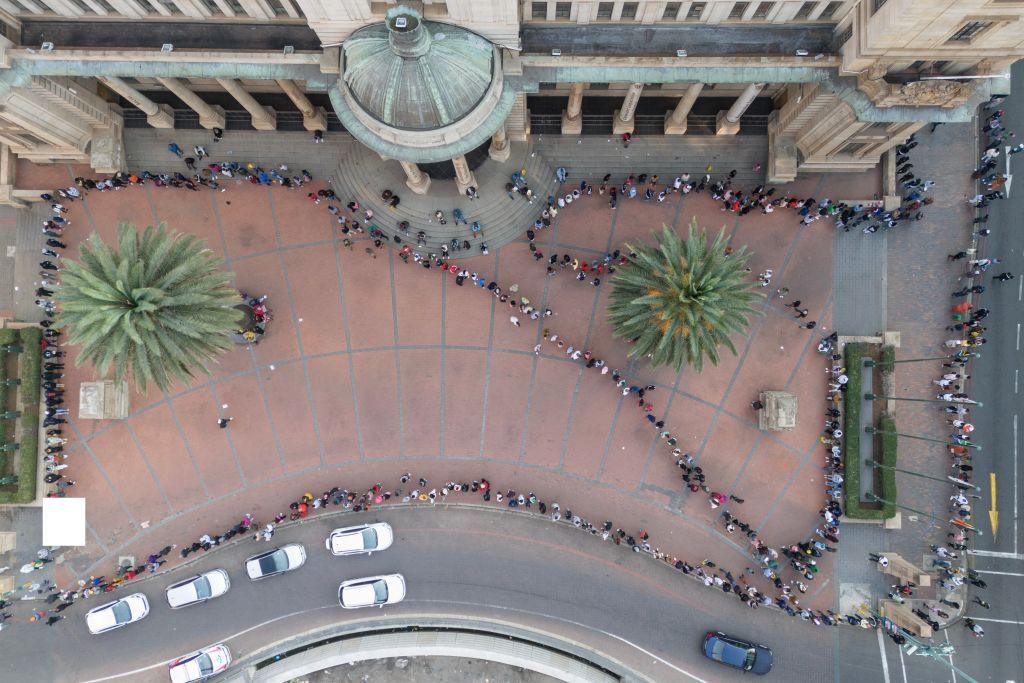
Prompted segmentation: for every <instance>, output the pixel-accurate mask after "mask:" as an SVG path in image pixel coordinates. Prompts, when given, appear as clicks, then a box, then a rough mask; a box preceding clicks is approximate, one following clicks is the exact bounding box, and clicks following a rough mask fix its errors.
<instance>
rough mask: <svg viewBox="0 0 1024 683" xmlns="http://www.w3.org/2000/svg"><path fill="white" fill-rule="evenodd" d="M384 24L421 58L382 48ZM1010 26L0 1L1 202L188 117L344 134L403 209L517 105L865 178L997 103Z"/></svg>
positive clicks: (802, 5) (801, 15) (524, 116)
mask: <svg viewBox="0 0 1024 683" xmlns="http://www.w3.org/2000/svg"><path fill="white" fill-rule="evenodd" d="M400 17H404V19H403V20H402V24H403V27H402V29H401V30H400V31H399V33H402V32H404V31H406V30H407V29H406V28H405V27H407V26H408V22H414V23H416V25H417V26H419V27H420V28H422V33H421V34H420V36H419V37H418V38H417V39H416V40H417V41H419V42H416V43H415V44H413V43H408V44H405V45H404V46H402V45H396V43H395V35H396V27H395V25H394V21H395V20H396V19H398V18H400ZM1022 17H1024V0H775V1H768V0H749V1H736V0H707V1H705V2H665V1H662V0H636V1H629V2H627V1H624V0H611V1H598V0H571V1H568V2H559V1H556V0H541V1H521V0H424V1H422V2H406V3H405V4H398V3H396V2H394V1H393V0H388V1H379V2H372V1H371V0H0V22H2V24H3V26H4V33H3V37H0V202H5V203H16V202H17V201H18V196H17V190H15V189H14V186H15V182H14V177H13V174H14V168H15V164H14V159H16V158H24V159H30V160H33V161H36V162H47V161H76V162H87V163H89V164H90V165H91V166H92V167H93V168H94V169H96V170H97V171H105V172H110V171H114V170H118V169H120V168H122V167H123V165H124V152H123V142H122V140H123V128H124V127H125V126H126V125H129V124H130V125H150V126H154V127H160V128H170V127H174V126H175V125H183V124H182V121H183V112H184V113H187V114H189V115H190V116H191V118H190V119H189V120H190V121H191V124H190V125H199V126H202V127H205V128H214V127H217V128H224V127H225V126H226V125H234V124H233V123H232V122H233V121H234V122H237V121H238V120H239V119H238V116H237V115H239V114H241V115H244V117H245V118H244V121H245V123H244V125H245V126H247V127H251V128H254V129H257V130H268V131H269V130H274V129H276V128H280V127H282V126H283V125H285V124H286V123H287V122H288V121H291V122H292V123H294V124H295V125H299V123H301V126H302V127H304V128H306V129H307V130H325V129H328V128H331V129H340V128H344V129H345V130H346V131H347V132H348V133H350V134H351V135H353V136H354V137H355V138H356V139H358V140H360V141H361V142H363V143H364V144H366V145H367V146H369V147H371V148H372V149H373V150H374V151H376V152H378V153H379V154H380V155H381V156H382V157H385V158H389V159H394V160H396V161H397V162H400V163H401V164H402V167H403V168H404V169H405V170H406V174H407V176H408V181H409V186H410V187H412V188H413V189H414V190H415V191H419V192H426V191H427V188H428V186H429V178H428V177H426V176H425V175H424V174H423V173H422V172H421V170H420V169H419V168H418V167H417V164H423V163H437V162H441V161H446V160H451V161H452V164H453V166H454V171H455V176H456V179H457V181H458V183H459V184H460V185H466V184H467V183H469V184H471V183H472V170H471V169H470V168H468V166H467V165H466V160H465V156H464V155H465V154H466V153H467V152H468V151H470V150H473V149H476V148H477V147H479V146H480V145H482V144H483V143H486V141H487V140H488V138H490V140H491V145H490V150H489V151H490V156H491V157H492V158H496V159H499V160H500V159H502V158H503V157H506V158H507V148H508V144H509V141H510V140H524V139H526V138H528V137H529V136H530V134H531V121H532V120H533V119H534V118H536V116H535V117H531V106H532V107H534V108H535V109H538V110H539V109H542V108H543V109H545V110H551V108H552V107H554V108H555V109H556V110H557V113H556V114H553V116H554V117H555V122H554V124H553V125H556V126H557V128H558V130H559V131H560V132H562V133H563V134H568V135H576V134H580V133H584V134H585V133H586V132H587V131H586V130H585V126H584V120H585V119H586V117H587V112H588V108H600V109H601V110H602V111H607V112H608V113H609V115H610V118H609V126H608V127H609V128H610V130H608V131H607V133H611V132H615V133H617V134H621V133H624V132H628V131H634V130H635V126H636V114H637V111H638V108H639V110H642V111H645V112H648V113H647V114H645V116H647V118H648V119H649V118H650V114H649V111H650V108H651V106H656V107H662V109H663V111H662V110H659V111H658V116H659V117H660V116H663V117H664V119H663V124H662V123H660V121H661V119H660V118H659V119H658V121H659V124H658V125H659V130H658V131H657V132H658V133H659V134H663V135H668V136H674V135H692V134H697V133H698V131H697V126H695V125H693V123H694V121H695V117H697V116H698V114H697V112H703V113H702V114H700V116H702V117H703V118H704V119H706V120H707V125H706V126H704V127H703V128H702V129H701V131H700V132H703V133H708V132H710V133H713V134H717V135H735V134H737V133H740V132H742V131H743V128H744V126H745V125H747V124H746V123H745V121H747V120H748V119H746V118H745V115H748V114H749V112H751V111H754V110H756V111H758V112H761V113H762V114H763V116H764V118H765V131H764V132H766V134H767V135H768V138H769V147H770V160H769V166H768V169H767V170H768V176H769V179H771V180H773V181H785V180H790V179H793V178H795V177H796V175H797V174H798V173H799V172H800V171H802V170H815V171H848V170H860V169H867V168H871V167H873V166H874V165H876V164H877V163H878V162H879V160H880V159H881V158H882V156H883V155H884V153H885V152H886V151H887V150H889V149H890V148H892V147H893V146H895V145H896V144H898V143H899V142H900V141H901V140H903V139H905V138H906V137H907V136H908V135H909V134H911V133H912V132H914V131H915V130H917V129H918V128H920V127H921V126H923V125H925V123H927V122H929V121H963V120H968V119H969V118H970V117H971V115H972V113H973V111H974V107H975V106H976V105H977V103H978V102H980V101H982V100H984V99H986V98H987V97H988V96H989V95H990V94H992V93H997V92H1008V88H1009V79H1008V70H1009V65H1010V64H1011V63H1013V62H1014V61H1015V60H1017V59H1018V58H1020V57H1021V55H1022V52H1024V32H1022V31H1021V30H1020V29H1021V21H1022ZM389 22H391V23H390V24H389ZM460 41H461V42H460ZM399 42H401V41H400V40H399ZM457 43H458V44H457ZM385 70H386V71H385ZM378 89H379V90H380V92H386V93H387V95H386V98H390V99H389V100H388V101H387V102H385V101H384V99H379V100H378V99H377V97H378V94H379V93H377V90H378ZM439 89H440V90H439ZM448 90H451V92H448ZM382 97H383V96H382ZM386 98H385V99H386ZM652 103H655V104H652ZM752 107H753V109H751V108H752ZM421 114H422V116H420V115H421ZM417 117H420V118H417ZM411 121H413V122H414V123H412V124H411V123H410V122H411ZM421 124H422V125H421ZM602 132H605V131H602ZM645 132H648V133H649V132H650V131H645Z"/></svg>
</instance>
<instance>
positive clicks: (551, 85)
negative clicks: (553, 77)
mask: <svg viewBox="0 0 1024 683" xmlns="http://www.w3.org/2000/svg"><path fill="white" fill-rule="evenodd" d="M557 87H558V84H557V83H541V84H540V85H539V88H540V89H541V90H554V89H555V88H557Z"/></svg>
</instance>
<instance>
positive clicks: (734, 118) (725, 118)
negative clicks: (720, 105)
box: [715, 83, 767, 135]
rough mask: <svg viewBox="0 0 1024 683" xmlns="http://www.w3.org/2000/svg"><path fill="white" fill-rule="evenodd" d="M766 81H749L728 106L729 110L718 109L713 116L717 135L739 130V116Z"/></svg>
mask: <svg viewBox="0 0 1024 683" xmlns="http://www.w3.org/2000/svg"><path fill="white" fill-rule="evenodd" d="M765 85H767V84H766V83H751V84H750V85H748V86H747V88H746V90H744V91H743V93H742V94H741V95H740V96H739V97H737V98H736V101H735V102H733V103H732V106H731V107H729V111H720V112H718V116H717V117H716V118H715V133H716V134H717V135H736V133H738V132H740V117H741V116H743V112H745V111H746V110H747V107H749V106H750V103H751V102H753V101H754V98H756V97H757V95H758V93H760V92H761V90H763V89H764V86H765Z"/></svg>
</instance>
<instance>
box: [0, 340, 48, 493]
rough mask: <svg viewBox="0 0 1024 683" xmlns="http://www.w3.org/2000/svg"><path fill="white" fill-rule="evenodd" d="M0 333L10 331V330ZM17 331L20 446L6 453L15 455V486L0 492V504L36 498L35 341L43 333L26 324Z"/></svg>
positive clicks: (37, 368)
mask: <svg viewBox="0 0 1024 683" xmlns="http://www.w3.org/2000/svg"><path fill="white" fill-rule="evenodd" d="M0 332H10V333H12V334H13V332H14V330H0ZM18 332H19V337H20V342H21V345H22V346H23V347H24V348H25V350H24V351H22V352H21V353H20V354H18V377H19V378H20V379H21V386H19V387H18V393H19V396H20V398H21V401H20V402H19V403H20V405H19V406H18V407H19V409H20V410H21V416H19V417H18V420H17V425H18V427H19V432H20V438H19V443H20V444H21V446H20V447H19V448H18V450H17V451H15V452H14V453H12V454H10V455H13V456H16V457H17V458H18V467H17V471H18V488H17V489H15V490H14V491H0V504H6V503H15V504H25V503H31V502H32V501H33V500H35V498H36V477H37V470H38V467H39V399H40V396H39V372H40V365H41V359H42V349H40V347H39V341H40V339H42V336H43V333H42V331H41V330H40V329H39V328H38V327H26V328H23V329H21V330H19V331H18ZM0 338H6V337H0ZM11 424H14V423H13V422H12V423H11ZM12 470H13V468H12Z"/></svg>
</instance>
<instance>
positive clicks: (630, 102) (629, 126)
mask: <svg viewBox="0 0 1024 683" xmlns="http://www.w3.org/2000/svg"><path fill="white" fill-rule="evenodd" d="M643 91H644V84H643V83H630V85H629V90H628V91H626V98H625V99H624V100H622V107H620V108H619V109H617V110H616V111H615V122H614V124H613V126H612V133H614V134H615V135H622V134H623V133H632V132H633V127H634V126H635V125H636V121H634V120H633V114H634V113H636V105H637V103H638V102H640V93H642V92H643Z"/></svg>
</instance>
